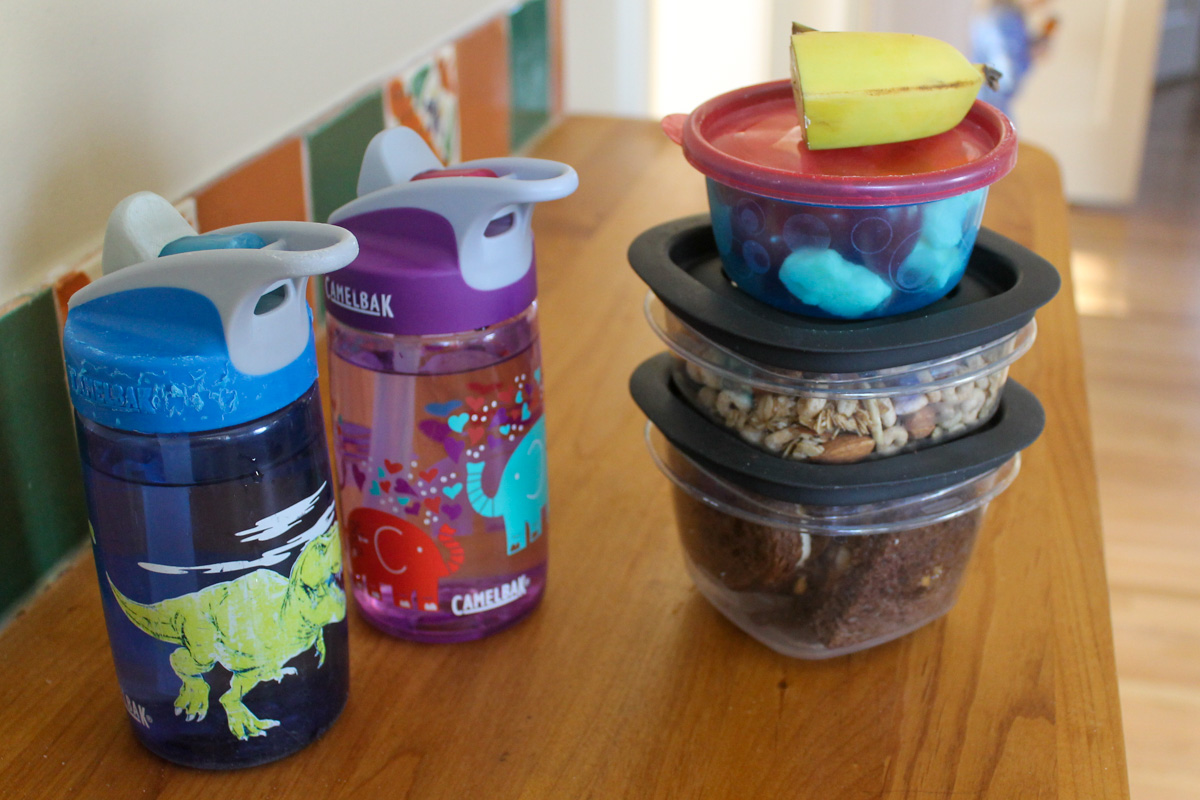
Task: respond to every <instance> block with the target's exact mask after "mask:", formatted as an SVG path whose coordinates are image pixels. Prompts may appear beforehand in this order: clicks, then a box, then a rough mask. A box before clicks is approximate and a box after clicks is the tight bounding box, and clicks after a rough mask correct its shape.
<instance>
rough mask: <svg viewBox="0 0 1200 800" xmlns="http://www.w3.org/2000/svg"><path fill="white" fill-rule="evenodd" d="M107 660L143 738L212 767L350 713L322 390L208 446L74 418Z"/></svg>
mask: <svg viewBox="0 0 1200 800" xmlns="http://www.w3.org/2000/svg"><path fill="white" fill-rule="evenodd" d="M76 427H77V432H78V437H79V446H80V452H81V455H82V459H83V467H84V481H85V485H86V489H87V499H88V506H89V514H90V517H91V521H92V526H93V551H94V553H95V560H96V570H97V572H98V576H99V580H100V595H101V599H102V602H103V607H104V615H105V621H106V623H107V626H108V633H109V640H110V643H111V645H112V653H113V662H114V665H115V667H116V672H117V678H118V680H119V683H120V687H121V693H122V696H123V702H124V705H125V709H126V711H127V712H128V714H129V717H130V720H131V724H132V727H133V730H134V733H135V734H136V735H137V737H138V738H139V739H140V740H141V742H142V743H143V744H144V745H145V746H146V747H147V748H148V749H150V750H151V751H152V752H154V753H156V754H158V755H160V756H162V757H163V758H166V759H169V760H171V761H174V762H176V763H180V764H185V765H188V766H192V767H201V768H208V769H226V768H233V767H245V766H253V765H255V764H260V763H264V762H267V761H272V760H275V759H277V758H281V757H283V756H286V755H288V754H290V753H292V752H295V751H297V750H299V749H300V748H302V747H304V746H305V745H306V744H308V743H309V742H311V741H312V740H313V739H315V738H316V737H317V736H319V735H320V734H321V733H322V732H324V731H325V730H326V729H327V728H328V727H329V726H330V725H331V724H332V723H333V722H334V720H335V719H336V718H337V716H338V714H339V713H340V712H341V709H342V707H343V705H344V704H345V702H346V695H347V689H348V646H347V623H346V621H345V616H346V614H345V607H346V606H345V603H346V600H345V591H344V583H343V579H342V571H341V565H342V558H341V549H340V544H339V543H338V531H337V524H336V521H335V515H334V505H333V503H334V499H333V484H332V481H331V480H330V469H329V457H328V451H327V450H326V446H325V433H324V426H323V424H322V418H321V406H320V399H319V396H318V394H317V388H316V386H315V385H311V386H310V387H309V388H308V390H307V391H306V392H304V393H303V396H302V397H301V398H300V399H299V400H298V401H296V402H294V403H292V404H290V405H289V406H288V407H287V408H285V409H283V410H282V411H278V412H276V413H274V414H271V415H268V416H266V417H263V418H260V419H257V420H253V421H251V422H248V423H245V424H242V425H239V426H234V427H231V428H225V429H223V430H220V431H213V432H209V433H200V434H156V435H144V434H137V433H128V432H124V431H119V430H113V429H112V428H108V427H105V426H103V425H100V424H97V423H96V422H94V421H92V420H89V419H87V418H85V417H83V416H81V415H76Z"/></svg>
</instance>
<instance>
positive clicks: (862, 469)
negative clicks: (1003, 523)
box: [629, 353, 1046, 505]
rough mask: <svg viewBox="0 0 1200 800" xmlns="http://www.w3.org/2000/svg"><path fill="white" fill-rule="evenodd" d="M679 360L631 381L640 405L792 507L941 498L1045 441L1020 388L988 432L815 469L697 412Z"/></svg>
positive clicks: (1011, 388)
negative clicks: (686, 393)
mask: <svg viewBox="0 0 1200 800" xmlns="http://www.w3.org/2000/svg"><path fill="white" fill-rule="evenodd" d="M675 364H676V359H675V357H674V356H672V355H671V354H670V353H660V354H659V355H657V356H654V357H652V358H650V359H648V360H646V361H645V362H643V363H642V364H641V366H639V367H638V368H637V369H636V370H635V371H634V373H633V377H632V378H630V381H629V390H630V393H631V394H632V395H633V399H634V402H636V403H637V404H638V406H639V407H640V408H641V409H642V411H643V412H644V413H645V414H646V416H647V417H649V418H650V421H651V422H652V423H654V425H655V426H656V427H657V428H658V429H659V430H660V431H662V433H663V435H664V436H666V437H667V440H668V441H670V442H671V444H673V445H674V446H675V447H677V448H679V450H681V451H682V452H683V453H684V455H686V456H688V457H689V458H691V459H692V460H694V461H695V462H696V463H698V464H700V465H701V466H702V467H704V468H705V469H707V470H709V471H710V472H712V473H713V474H715V475H718V476H720V477H722V478H724V479H725V480H728V481H730V482H731V483H734V484H736V485H738V486H741V487H743V488H745V489H749V490H750V491H752V492H757V493H758V494H761V495H765V496H767V497H773V498H776V499H778V500H785V501H788V502H792V503H808V504H811V505H858V504H860V503H877V502H881V501H884V500H895V499H898V498H901V497H912V496H914V495H919V494H925V493H929V492H935V491H937V490H939V489H944V488H946V487H948V486H953V485H955V484H957V483H961V482H963V481H966V480H970V479H971V478H974V477H977V476H979V475H982V474H983V473H985V472H987V471H988V470H991V469H995V468H996V467H999V466H1000V465H1001V464H1003V463H1004V462H1006V461H1007V460H1008V459H1010V458H1012V456H1013V455H1015V454H1016V453H1018V452H1020V451H1021V450H1024V449H1025V448H1026V447H1028V446H1029V445H1031V444H1033V442H1034V441H1035V440H1036V439H1037V438H1038V436H1039V435H1041V432H1042V428H1043V427H1044V426H1045V424H1046V415H1045V412H1044V411H1043V410H1042V404H1041V403H1039V402H1038V400H1037V398H1036V397H1034V396H1033V393H1032V392H1030V391H1029V390H1028V389H1026V388H1025V387H1023V386H1021V385H1020V384H1019V383H1017V382H1016V381H1013V380H1009V381H1008V382H1007V383H1006V384H1005V386H1004V394H1003V395H1002V396H1001V398H1000V405H999V406H998V407H997V409H996V413H995V414H994V415H993V416H992V418H991V419H990V420H988V422H987V423H986V424H984V425H983V426H982V427H980V428H978V429H977V430H975V431H973V432H971V433H969V434H967V435H966V436H963V437H961V438H958V439H954V440H952V441H949V442H945V443H943V444H939V445H936V446H934V447H927V448H925V449H924V450H916V451H913V452H911V453H901V454H899V455H894V456H889V457H887V458H879V459H875V460H872V461H860V462H858V463H856V464H812V463H808V462H804V461H792V460H789V459H785V458H780V457H779V456H777V455H773V454H771V453H767V452H765V451H763V450H760V449H758V448H757V447H754V446H753V445H751V444H748V443H746V442H744V441H742V440H741V438H740V437H738V435H737V434H736V433H734V432H733V431H731V430H729V429H728V428H724V427H721V426H720V425H719V424H718V423H716V422H714V421H713V420H711V419H709V418H708V417H706V416H705V415H704V414H703V413H701V412H700V411H697V410H696V409H695V408H694V407H692V405H691V404H689V403H688V402H687V400H685V399H684V398H683V396H682V395H681V393H680V391H679V389H678V387H677V386H676V384H675V381H674V380H673V379H672V374H673V372H674V365H675Z"/></svg>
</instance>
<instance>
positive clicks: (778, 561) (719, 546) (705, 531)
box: [675, 489, 812, 592]
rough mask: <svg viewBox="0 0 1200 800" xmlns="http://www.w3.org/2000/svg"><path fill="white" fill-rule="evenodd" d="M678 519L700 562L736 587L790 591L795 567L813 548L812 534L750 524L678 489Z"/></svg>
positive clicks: (718, 578) (687, 543) (687, 545)
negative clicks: (807, 551) (807, 535)
mask: <svg viewBox="0 0 1200 800" xmlns="http://www.w3.org/2000/svg"><path fill="white" fill-rule="evenodd" d="M675 519H676V522H677V524H678V526H679V534H680V537H681V538H682V539H683V546H684V547H685V548H686V549H687V551H688V554H689V555H690V556H691V557H692V560H693V561H694V562H695V563H696V565H697V566H698V567H700V568H701V569H703V570H704V571H705V572H707V573H708V574H709V575H711V576H712V578H713V579H714V580H716V581H717V582H719V583H721V584H722V585H724V586H726V587H728V588H730V589H733V590H734V591H747V590H766V591H784V592H786V591H789V590H790V588H791V585H792V575H793V573H794V572H795V571H796V565H797V564H798V563H799V562H801V561H802V560H803V559H804V556H805V549H806V548H808V549H810V550H811V546H812V542H811V540H812V537H806V536H804V535H803V534H800V533H797V532H796V531H789V530H784V529H780V528H768V527H766V526H763V525H756V524H754V523H753V522H747V521H746V520H743V519H740V518H738V517H734V516H731V515H729V514H726V513H725V512H723V511H719V510H717V509H715V508H713V507H711V506H708V505H706V504H704V503H701V502H700V501H699V500H696V499H695V498H693V497H692V496H691V495H689V494H687V493H686V492H684V491H682V490H679V489H676V490H675ZM806 539H807V540H809V541H808V542H807V543H806V541H805V540H806ZM809 557H810V558H811V553H810V554H809Z"/></svg>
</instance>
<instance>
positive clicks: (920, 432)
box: [903, 406, 937, 439]
mask: <svg viewBox="0 0 1200 800" xmlns="http://www.w3.org/2000/svg"><path fill="white" fill-rule="evenodd" d="M903 421H904V427H905V429H907V430H908V436H909V438H910V439H924V438H925V437H926V436H928V435H929V434H931V433H933V429H934V428H935V427H936V426H937V413H936V412H935V411H934V410H933V406H923V407H921V408H919V409H917V411H916V412H915V413H913V414H909V415H908V416H907V417H903Z"/></svg>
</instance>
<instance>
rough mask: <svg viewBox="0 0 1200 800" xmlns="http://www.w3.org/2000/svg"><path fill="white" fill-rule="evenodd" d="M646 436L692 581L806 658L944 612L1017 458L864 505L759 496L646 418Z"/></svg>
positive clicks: (746, 624) (766, 637)
mask: <svg viewBox="0 0 1200 800" xmlns="http://www.w3.org/2000/svg"><path fill="white" fill-rule="evenodd" d="M647 441H648V444H649V447H650V452H651V455H652V456H653V458H654V461H655V463H656V464H657V466H658V467H659V469H660V470H661V471H662V472H663V474H664V475H666V476H667V477H668V478H669V479H670V480H671V483H672V484H673V486H674V502H675V514H676V522H677V526H678V530H679V537H680V541H681V543H682V545H683V552H684V561H685V564H686V566H687V569H688V572H689V574H690V575H691V577H692V579H693V581H694V582H695V584H696V587H697V588H698V589H699V590H700V592H701V593H702V594H703V595H704V596H705V598H706V599H707V600H708V601H709V602H710V603H711V604H712V605H713V606H714V607H715V608H716V609H717V610H718V611H720V612H721V613H722V614H723V615H724V616H725V617H726V618H728V619H729V620H730V621H731V622H733V623H734V624H735V625H737V626H738V627H739V628H741V629H742V630H743V631H745V632H746V633H748V634H749V635H750V636H752V637H754V638H755V639H757V640H758V641H760V642H762V643H763V644H765V645H766V646H767V647H769V648H771V649H772V650H775V651H776V652H779V653H782V654H784V655H787V656H792V657H795V658H804V659H822V658H832V657H834V656H840V655H844V654H847V653H853V652H856V651H859V650H865V649H867V648H869V647H874V646H876V645H879V644H883V643H884V642H888V641H891V640H892V639H896V638H898V637H900V636H903V635H905V634H907V633H909V632H911V631H914V630H916V629H917V628H920V627H922V626H924V625H927V624H928V623H930V622H932V621H933V620H935V619H937V618H939V617H941V616H942V615H944V614H946V613H947V612H948V611H949V610H950V609H951V607H952V606H953V605H954V602H955V600H956V598H957V596H958V592H959V589H960V587H961V585H962V580H963V576H964V574H965V573H966V570H967V566H968V564H969V562H970V559H971V552H972V549H973V548H974V545H975V539H976V536H977V534H978V532H979V529H980V526H981V525H982V523H983V519H984V515H985V513H986V511H987V507H988V503H989V502H990V501H991V500H992V499H993V498H995V497H996V496H997V495H999V494H1000V493H1001V492H1003V491H1004V490H1005V489H1006V488H1007V487H1008V486H1009V484H1011V483H1012V481H1013V479H1014V478H1015V477H1016V475H1017V472H1018V470H1019V465H1020V456H1019V455H1016V456H1013V457H1011V458H1010V459H1009V460H1008V461H1006V462H1005V463H1003V464H1002V465H1001V466H999V467H996V468H993V469H991V470H989V471H987V472H985V473H983V474H981V475H978V476H976V477H973V478H971V479H969V480H966V481H962V482H960V483H957V484H954V485H951V486H948V487H945V488H941V489H938V490H936V491H929V492H921V493H917V494H914V495H911V496H907V497H901V498H898V499H892V500H886V501H882V502H875V503H866V504H859V505H811V504H805V505H802V504H799V503H792V502H787V501H783V500H777V499H774V498H770V497H767V496H765V495H761V494H757V493H755V492H753V491H751V490H749V489H746V488H743V487H741V486H739V485H738V484H737V483H735V482H733V481H730V480H728V479H726V478H723V477H720V476H718V475H716V474H714V473H713V472H711V471H709V470H707V469H705V468H704V467H702V466H700V465H699V464H698V463H697V462H696V461H695V460H693V459H691V458H689V457H688V456H686V455H685V454H684V453H682V452H681V451H680V450H679V449H678V448H676V447H675V446H674V445H673V444H671V442H670V441H668V440H667V439H666V437H664V436H663V434H662V433H661V432H659V431H658V429H657V428H655V427H654V426H653V425H648V426H647Z"/></svg>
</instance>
